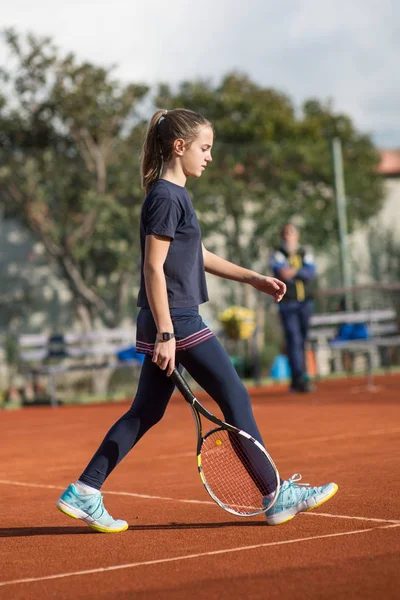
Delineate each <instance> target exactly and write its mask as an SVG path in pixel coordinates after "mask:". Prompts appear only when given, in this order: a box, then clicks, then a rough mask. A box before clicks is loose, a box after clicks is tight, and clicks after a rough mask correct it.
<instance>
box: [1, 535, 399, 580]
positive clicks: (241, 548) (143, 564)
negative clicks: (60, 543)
mask: <svg viewBox="0 0 400 600" xmlns="http://www.w3.org/2000/svg"><path fill="white" fill-rule="evenodd" d="M394 527H400V524H397V525H382V526H381V527H371V528H369V529H361V530H360V529H356V530H354V531H342V532H341V533H327V534H325V535H315V536H310V537H305V538H295V539H293V540H283V541H281V542H267V543H265V544H254V545H252V546H239V547H237V548H227V549H225V550H213V551H211V552H199V553H198V554H186V555H183V556H175V557H173V558H160V559H158V560H145V561H143V562H136V563H128V564H125V565H113V566H111V567H101V568H99V569H87V570H85V571H72V572H70V573H58V574H56V575H45V576H44V577H29V578H26V579H14V580H11V581H1V582H0V587H5V586H6V585H17V584H19V583H35V582H37V581H49V580H51V579H65V578H66V577H77V576H79V575H94V574H95V573H107V572H110V571H121V570H122V569H134V568H135V567H146V566H151V565H161V564H166V563H172V562H177V561H180V560H189V559H192V558H202V557H204V556H217V555H221V554H232V553H233V552H244V551H245V550H257V549H258V548H271V547H273V546H284V545H286V544H297V543H299V542H309V541H314V540H323V539H328V538H334V537H342V536H345V535H357V534H360V533H369V532H371V531H376V530H377V529H390V528H394Z"/></svg>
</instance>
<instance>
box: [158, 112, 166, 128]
mask: <svg viewBox="0 0 400 600" xmlns="http://www.w3.org/2000/svg"><path fill="white" fill-rule="evenodd" d="M167 112H168V111H167V110H164V112H163V114H162V115H161V117H160V118H159V119H158V121H157V127H158V126H159V125H160V123H162V122H163V121H165V116H166V114H167Z"/></svg>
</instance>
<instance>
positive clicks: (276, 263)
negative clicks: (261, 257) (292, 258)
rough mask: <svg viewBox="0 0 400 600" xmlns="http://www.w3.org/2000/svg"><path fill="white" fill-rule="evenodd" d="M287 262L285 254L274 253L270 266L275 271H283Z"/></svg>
mask: <svg viewBox="0 0 400 600" xmlns="http://www.w3.org/2000/svg"><path fill="white" fill-rule="evenodd" d="M286 262H287V261H286V256H285V255H284V254H283V252H280V251H279V250H278V251H277V252H274V253H273V255H272V256H271V259H270V263H269V264H270V267H271V269H272V270H273V271H276V270H277V269H281V268H282V267H284V266H286Z"/></svg>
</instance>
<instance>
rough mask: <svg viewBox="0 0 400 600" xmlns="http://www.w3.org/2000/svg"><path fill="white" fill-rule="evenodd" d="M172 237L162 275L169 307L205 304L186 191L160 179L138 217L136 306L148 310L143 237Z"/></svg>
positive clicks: (199, 256) (203, 279) (193, 216)
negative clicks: (138, 241)
mask: <svg viewBox="0 0 400 600" xmlns="http://www.w3.org/2000/svg"><path fill="white" fill-rule="evenodd" d="M151 234H156V235H163V236H167V237H169V238H171V244H170V246H169V250H168V254H167V258H166V260H165V263H164V273H165V279H166V282H167V292H168V303H169V306H170V308H179V307H182V308H183V307H192V306H198V305H199V304H202V303H203V302H207V300H208V293H207V284H206V276H205V271H204V262H203V251H202V245H201V231H200V225H199V222H198V220H197V216H196V213H195V212H194V208H193V205H192V202H191V200H190V197H189V194H188V193H187V191H186V188H184V187H182V186H180V185H176V184H175V183H171V182H170V181H166V180H165V179H159V180H158V181H156V182H155V183H154V185H153V186H152V188H151V190H150V192H149V193H148V194H147V196H146V198H145V200H144V203H143V207H142V214H141V217H140V246H141V251H142V260H141V275H140V290H139V296H138V302H137V304H138V306H140V307H142V308H149V303H148V300H147V295H146V287H145V281H144V275H143V263H144V253H145V243H146V235H151Z"/></svg>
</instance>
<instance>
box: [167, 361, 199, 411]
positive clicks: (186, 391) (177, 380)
mask: <svg viewBox="0 0 400 600" xmlns="http://www.w3.org/2000/svg"><path fill="white" fill-rule="evenodd" d="M171 379H172V381H173V382H174V384H175V385H176V387H177V388H178V390H179V391H180V393H181V394H182V396H183V397H184V398H185V400H186V402H189V404H193V402H194V400H196V397H195V395H194V394H193V392H192V390H191V389H190V387H189V386H188V384H187V383H186V381H185V380H184V378H183V377H182V375H181V374H180V373H179V371H178V369H177V368H176V367H175V368H174V370H173V371H172V375H171Z"/></svg>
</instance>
